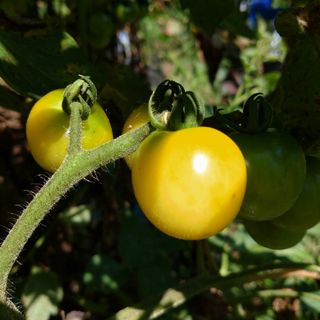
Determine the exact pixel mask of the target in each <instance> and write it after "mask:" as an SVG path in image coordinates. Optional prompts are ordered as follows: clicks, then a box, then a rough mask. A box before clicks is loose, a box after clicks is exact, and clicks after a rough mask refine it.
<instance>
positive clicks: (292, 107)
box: [271, 35, 320, 147]
mask: <svg viewBox="0 0 320 320" xmlns="http://www.w3.org/2000/svg"><path fill="white" fill-rule="evenodd" d="M319 48H320V36H319V35H301V36H299V37H298V38H296V39H295V41H292V42H290V43H289V51H288V55H287V57H286V60H285V63H284V66H283V69H282V73H281V78H280V80H279V82H278V86H277V89H276V91H275V93H274V94H273V95H272V98H271V103H272V105H273V107H274V110H275V112H276V113H277V116H278V117H279V119H280V120H281V122H282V124H283V126H284V127H285V128H286V130H288V131H293V132H298V133H300V134H302V136H301V139H303V140H304V142H305V143H307V146H306V147H308V145H310V144H312V142H314V141H316V140H317V139H319V138H320V130H319V122H320V111H319V96H320V88H319V85H318V84H319V82H320V56H319Z"/></svg>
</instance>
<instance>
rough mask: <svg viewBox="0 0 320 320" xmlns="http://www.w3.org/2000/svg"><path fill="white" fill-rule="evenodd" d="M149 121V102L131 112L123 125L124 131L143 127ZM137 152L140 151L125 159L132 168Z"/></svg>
mask: <svg viewBox="0 0 320 320" xmlns="http://www.w3.org/2000/svg"><path fill="white" fill-rule="evenodd" d="M148 121H149V114H148V106H147V104H142V105H141V106H139V107H138V108H136V109H134V110H133V111H132V112H131V114H130V115H129V117H128V118H127V120H126V122H125V124H124V126H123V129H122V133H126V132H128V131H131V130H133V129H137V128H139V127H142V126H143V125H144V124H146V123H147V122H148ZM137 153H138V150H136V151H135V152H133V153H131V154H129V155H128V156H127V157H125V161H126V163H127V165H128V166H129V168H132V165H133V162H134V161H135V158H136V156H137Z"/></svg>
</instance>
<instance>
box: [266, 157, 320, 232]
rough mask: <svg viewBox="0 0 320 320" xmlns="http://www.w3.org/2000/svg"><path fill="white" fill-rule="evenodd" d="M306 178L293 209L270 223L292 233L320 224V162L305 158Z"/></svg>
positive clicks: (312, 158)
mask: <svg viewBox="0 0 320 320" xmlns="http://www.w3.org/2000/svg"><path fill="white" fill-rule="evenodd" d="M306 160H307V176H306V179H305V182H304V186H303V189H302V192H301V194H300V196H299V198H298V200H297V201H296V202H295V204H294V205H293V207H291V208H290V209H289V211H287V212H286V213H284V214H283V215H281V216H280V217H279V218H276V219H275V220H272V222H273V223H274V224H275V225H277V226H279V227H282V228H285V229H288V230H292V231H304V230H307V229H309V228H312V227H313V226H315V225H316V224H317V223H318V222H320V196H319V195H320V160H319V159H317V158H314V157H307V158H306Z"/></svg>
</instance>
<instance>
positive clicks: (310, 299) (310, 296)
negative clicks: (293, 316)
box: [301, 291, 320, 314]
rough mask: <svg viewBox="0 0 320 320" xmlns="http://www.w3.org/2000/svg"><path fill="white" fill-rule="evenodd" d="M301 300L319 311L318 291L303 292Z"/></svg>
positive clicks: (319, 294)
mask: <svg viewBox="0 0 320 320" xmlns="http://www.w3.org/2000/svg"><path fill="white" fill-rule="evenodd" d="M301 301H302V302H303V303H304V304H306V305H307V306H308V307H309V308H311V309H313V310H314V311H316V312H317V313H318V314H319V313H320V291H314V292H303V293H302V294H301Z"/></svg>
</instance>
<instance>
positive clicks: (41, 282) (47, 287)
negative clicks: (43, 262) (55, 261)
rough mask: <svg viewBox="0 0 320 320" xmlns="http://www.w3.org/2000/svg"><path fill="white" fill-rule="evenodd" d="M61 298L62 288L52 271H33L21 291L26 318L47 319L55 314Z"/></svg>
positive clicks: (28, 319) (32, 319)
mask: <svg viewBox="0 0 320 320" xmlns="http://www.w3.org/2000/svg"><path fill="white" fill-rule="evenodd" d="M62 298H63V289H62V286H61V284H60V281H59V279H58V277H57V275H56V274H55V273H54V272H52V271H49V272H45V271H39V270H35V271H33V273H32V274H31V276H30V277H29V279H28V280H27V282H26V285H25V287H24V289H23V292H22V302H23V304H24V306H25V309H26V319H27V320H34V319H37V320H48V319H49V318H50V316H54V315H57V313H58V310H59V309H58V306H59V304H60V302H61V301H62Z"/></svg>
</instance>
